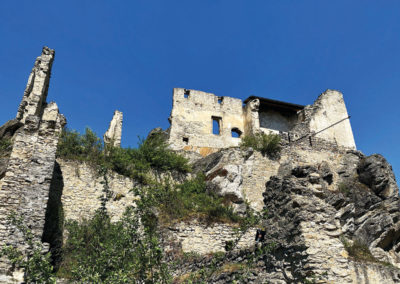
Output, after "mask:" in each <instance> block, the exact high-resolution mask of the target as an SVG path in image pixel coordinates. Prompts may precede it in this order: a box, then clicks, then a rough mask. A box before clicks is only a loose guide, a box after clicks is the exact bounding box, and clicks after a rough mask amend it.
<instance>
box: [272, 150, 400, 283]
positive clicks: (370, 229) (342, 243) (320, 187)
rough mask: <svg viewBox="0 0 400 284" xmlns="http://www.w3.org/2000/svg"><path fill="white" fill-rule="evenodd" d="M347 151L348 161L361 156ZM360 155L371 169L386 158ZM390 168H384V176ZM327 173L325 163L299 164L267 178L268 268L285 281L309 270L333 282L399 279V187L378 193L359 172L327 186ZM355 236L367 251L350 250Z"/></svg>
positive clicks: (360, 164) (307, 274) (300, 277)
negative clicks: (386, 193)
mask: <svg viewBox="0 0 400 284" xmlns="http://www.w3.org/2000/svg"><path fill="white" fill-rule="evenodd" d="M346 156H348V157H347V158H346V157H345V158H344V159H343V160H345V161H346V160H347V161H348V160H352V159H354V158H355V157H357V156H355V155H354V153H348V154H347V155H346ZM358 159H359V161H358V163H357V164H358V168H362V169H363V168H365V167H364V166H363V165H365V161H370V162H371V164H369V167H368V168H370V169H373V168H376V167H380V164H381V162H382V160H381V159H376V158H375V157H372V156H371V157H367V158H361V157H359V158H358ZM386 168H387V167H386ZM392 174H393V173H392V172H389V171H385V173H382V174H381V175H380V177H381V178H382V179H385V178H388V179H389V177H392ZM324 176H325V177H326V169H321V170H319V169H318V167H312V166H297V167H294V168H293V170H292V171H291V173H290V174H289V175H286V176H275V177H272V178H271V180H270V181H269V182H268V183H267V185H266V191H265V193H264V202H265V208H266V209H267V210H268V218H267V219H266V220H265V221H264V226H265V227H266V228H267V236H268V237H267V239H268V240H267V242H274V243H275V244H276V249H275V251H274V253H273V254H271V255H270V257H269V260H268V261H266V268H267V271H271V273H273V274H274V276H273V277H275V278H276V279H280V280H281V282H282V283H285V282H288V281H289V282H294V283H295V282H301V281H305V279H309V278H310V275H312V276H313V278H314V279H317V280H318V279H319V280H322V281H323V282H325V281H326V282H332V283H398V282H400V270H399V268H400V258H399V255H398V250H399V246H398V244H399V237H400V233H399V225H400V223H399V213H400V212H399V209H400V207H399V206H400V203H399V199H398V193H397V194H396V196H389V197H385V196H379V195H377V194H376V192H375V191H374V189H373V188H369V187H366V186H365V185H364V184H362V183H360V182H359V181H358V178H357V176H352V177H351V178H350V179H347V180H346V181H345V182H344V181H343V179H342V181H341V182H340V183H338V184H337V185H338V188H337V189H335V190H329V189H328V185H329V180H328V181H326V180H325V179H324ZM360 179H362V178H361V176H360ZM351 242H357V243H359V244H362V246H365V250H366V251H368V250H369V251H370V252H367V253H369V254H370V255H369V257H368V258H363V259H360V258H357V256H354V255H349V252H348V247H349V246H351ZM277 270H279V272H277ZM272 271H274V272H272Z"/></svg>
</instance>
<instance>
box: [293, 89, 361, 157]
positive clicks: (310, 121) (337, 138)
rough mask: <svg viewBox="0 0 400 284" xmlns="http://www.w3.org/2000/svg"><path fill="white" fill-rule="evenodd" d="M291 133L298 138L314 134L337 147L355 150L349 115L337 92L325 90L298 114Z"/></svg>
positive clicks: (341, 97) (341, 96)
mask: <svg viewBox="0 0 400 284" xmlns="http://www.w3.org/2000/svg"><path fill="white" fill-rule="evenodd" d="M298 116H299V121H298V123H297V124H296V126H295V127H294V129H293V132H295V133H297V134H298V135H299V136H304V135H307V134H312V135H313V133H315V137H316V138H319V139H323V140H326V141H330V142H333V143H335V144H336V145H337V146H339V147H344V148H348V149H356V144H355V141H354V136H353V131H352V129H351V125H350V120H349V119H348V118H349V115H348V113H347V109H346V105H345V103H344V100H343V95H342V93H340V92H339V91H335V90H327V91H325V92H324V93H322V94H321V95H320V96H319V97H318V99H317V100H316V101H315V102H314V104H312V105H308V106H306V107H305V108H304V109H303V110H302V111H300V112H299V114H298Z"/></svg>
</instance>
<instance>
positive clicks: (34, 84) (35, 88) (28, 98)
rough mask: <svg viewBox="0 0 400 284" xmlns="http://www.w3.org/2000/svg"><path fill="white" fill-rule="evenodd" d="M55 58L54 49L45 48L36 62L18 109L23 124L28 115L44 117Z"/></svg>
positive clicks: (18, 117) (18, 115) (18, 116)
mask: <svg viewBox="0 0 400 284" xmlns="http://www.w3.org/2000/svg"><path fill="white" fill-rule="evenodd" d="M54 56H55V51H54V50H53V49H50V48H48V47H43V50H42V54H41V55H40V56H39V57H38V58H37V59H36V61H35V65H34V66H33V68H32V71H31V74H30V75H29V79H28V83H27V85H26V88H25V91H24V96H23V97H22V101H21V104H20V106H19V108H18V113H17V119H18V120H19V121H21V122H22V123H24V122H25V119H26V118H27V117H28V115H36V116H41V115H42V112H43V108H44V106H45V105H46V98H47V91H48V89H49V83H50V76H51V67H52V65H53V61H54Z"/></svg>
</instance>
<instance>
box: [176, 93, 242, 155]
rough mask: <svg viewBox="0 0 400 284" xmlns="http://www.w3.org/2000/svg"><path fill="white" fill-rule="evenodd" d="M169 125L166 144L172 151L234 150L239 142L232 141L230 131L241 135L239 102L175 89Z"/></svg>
mask: <svg viewBox="0 0 400 284" xmlns="http://www.w3.org/2000/svg"><path fill="white" fill-rule="evenodd" d="M170 121H171V129H170V139H169V142H170V143H171V146H172V148H174V149H186V150H196V149H199V148H217V149H220V148H225V147H230V146H238V145H239V142H240V139H239V138H234V137H232V134H231V131H232V130H234V131H237V132H238V133H242V132H243V131H244V121H243V108H242V101H241V100H239V99H235V98H230V97H217V96H215V95H213V94H209V93H205V92H201V91H195V90H186V89H180V88H175V89H174V93H173V108H172V112H171V116H170ZM213 124H214V125H213ZM213 127H214V133H216V134H213ZM200 151H201V150H200Z"/></svg>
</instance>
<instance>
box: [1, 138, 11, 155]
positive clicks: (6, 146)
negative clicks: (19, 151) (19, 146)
mask: <svg viewBox="0 0 400 284" xmlns="http://www.w3.org/2000/svg"><path fill="white" fill-rule="evenodd" d="M11 150H12V142H11V140H10V139H7V138H1V139H0V158H1V157H4V156H8V155H9V154H10V152H11Z"/></svg>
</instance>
